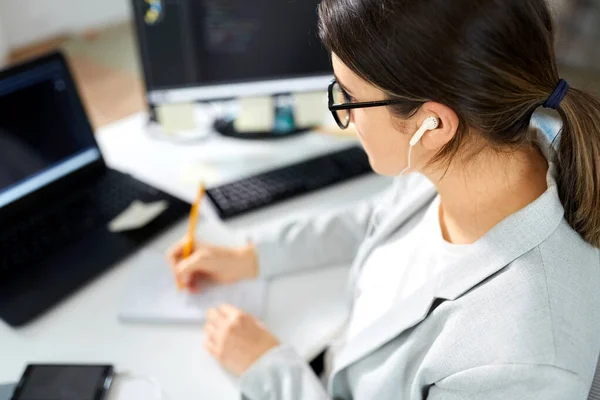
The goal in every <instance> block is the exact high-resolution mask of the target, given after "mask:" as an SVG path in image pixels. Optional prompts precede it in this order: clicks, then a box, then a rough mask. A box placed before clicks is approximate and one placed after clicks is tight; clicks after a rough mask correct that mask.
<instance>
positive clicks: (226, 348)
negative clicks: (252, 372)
mask: <svg viewBox="0 0 600 400" xmlns="http://www.w3.org/2000/svg"><path fill="white" fill-rule="evenodd" d="M204 334H205V339H204V347H205V348H206V350H207V351H208V352H209V353H210V354H211V355H212V356H213V357H214V358H215V359H216V360H217V361H218V362H219V363H220V364H221V365H222V366H223V367H224V368H225V369H227V370H229V371H230V372H231V373H233V374H235V375H236V376H241V375H243V374H244V372H246V371H247V370H248V369H249V368H250V367H251V366H252V364H254V363H255V362H256V361H257V360H258V359H259V358H260V357H262V355H263V354H265V353H266V352H268V351H269V350H271V349H273V348H275V347H277V346H279V341H278V340H277V339H276V338H275V336H273V335H272V334H271V333H270V332H269V331H268V330H267V328H265V326H264V325H263V324H262V323H261V322H259V321H258V320H257V319H256V318H254V317H253V316H251V315H249V314H246V313H245V312H243V311H241V310H238V309H237V308H235V307H233V306H230V305H223V306H221V307H219V308H216V309H211V310H209V311H208V312H207V316H206V325H205V327H204Z"/></svg>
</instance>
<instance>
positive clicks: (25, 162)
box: [0, 60, 101, 208]
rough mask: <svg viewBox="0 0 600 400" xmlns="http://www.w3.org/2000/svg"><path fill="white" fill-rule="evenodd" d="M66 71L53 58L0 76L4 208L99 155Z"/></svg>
mask: <svg viewBox="0 0 600 400" xmlns="http://www.w3.org/2000/svg"><path fill="white" fill-rule="evenodd" d="M66 74H67V71H66V69H65V67H64V65H63V64H62V63H61V62H60V61H58V60H53V61H49V62H48V63H47V64H46V65H42V66H39V65H38V66H36V67H35V68H32V69H29V70H25V71H22V72H20V73H15V74H5V77H4V78H0V208H1V207H4V206H6V205H8V204H10V203H12V202H14V201H16V200H18V199H20V198H22V197H23V196H26V195H27V194H30V193H32V192H34V191H36V190H38V189H40V188H42V187H44V186H46V185H48V184H50V183H52V182H53V181H55V180H57V179H60V178H62V177H64V176H66V175H67V174H69V173H71V172H73V171H75V170H77V169H79V168H81V167H83V166H85V165H87V164H89V163H92V162H94V161H96V160H98V159H100V157H101V156H100V152H99V150H98V148H97V146H96V144H95V141H94V138H93V135H92V133H91V132H89V125H87V124H86V121H85V120H84V121H82V118H84V117H85V116H82V115H80V114H81V112H77V105H78V104H77V103H74V102H76V101H79V100H78V98H77V96H76V95H75V93H74V89H73V88H72V86H71V85H72V84H71V82H70V80H69V79H68V76H67V75H66ZM6 75H8V76H6ZM86 127H88V128H87V129H86Z"/></svg>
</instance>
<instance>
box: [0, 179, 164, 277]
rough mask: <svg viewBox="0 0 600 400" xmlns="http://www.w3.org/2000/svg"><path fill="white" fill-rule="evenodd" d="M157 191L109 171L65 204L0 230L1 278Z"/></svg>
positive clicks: (34, 261)
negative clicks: (134, 201)
mask: <svg viewBox="0 0 600 400" xmlns="http://www.w3.org/2000/svg"><path fill="white" fill-rule="evenodd" d="M157 193H158V191H157V190H156V189H154V188H152V187H150V186H146V185H144V184H143V183H141V182H139V181H136V180H133V179H129V178H128V177H127V175H123V174H121V173H118V172H116V171H111V170H108V171H107V172H106V173H105V174H104V176H103V177H101V178H100V179H99V180H98V181H97V182H96V183H95V184H94V185H92V186H90V187H89V188H88V189H87V190H83V191H82V192H81V193H80V194H79V195H77V196H74V197H73V198H72V199H69V200H68V201H65V202H60V204H56V205H54V206H50V205H48V207H47V208H45V209H44V211H43V212H42V213H40V214H37V215H35V216H31V217H30V218H28V219H26V220H23V221H20V222H19V223H18V224H16V225H14V226H12V227H10V229H3V230H2V231H0V275H2V274H5V273H10V272H11V270H18V269H20V268H23V267H26V266H28V265H31V264H34V263H36V262H38V261H40V260H43V259H44V258H45V257H47V256H48V255H49V254H51V253H52V252H55V251H59V250H61V249H62V248H63V247H64V246H66V245H68V244H70V243H72V242H73V241H74V240H76V239H77V238H79V237H81V236H83V235H85V233H86V232H89V231H91V230H94V229H97V228H98V227H100V226H107V224H108V222H110V221H111V220H112V219H114V218H115V217H116V216H117V215H119V214H120V213H121V212H122V211H123V210H124V209H125V208H127V207H128V206H129V205H130V204H131V202H132V201H133V200H136V199H142V200H143V199H144V198H152V196H154V195H156V194H157Z"/></svg>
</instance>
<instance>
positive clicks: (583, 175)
mask: <svg viewBox="0 0 600 400" xmlns="http://www.w3.org/2000/svg"><path fill="white" fill-rule="evenodd" d="M557 111H558V113H559V114H560V116H561V117H562V120H563V129H562V131H561V134H560V144H559V148H558V162H557V167H558V191H559V194H560V199H561V201H562V204H563V207H564V209H565V218H566V220H567V222H568V223H569V225H571V227H572V228H573V229H574V230H575V231H577V232H578V233H579V234H580V235H581V237H582V238H583V239H584V240H585V241H586V242H588V243H590V244H591V245H592V246H594V247H600V101H599V100H598V99H597V98H595V97H594V96H592V95H590V94H588V93H585V92H583V91H581V90H577V89H574V88H570V89H569V91H568V92H567V94H566V96H565V98H564V99H563V101H562V103H561V104H560V106H559V107H558V109H557Z"/></svg>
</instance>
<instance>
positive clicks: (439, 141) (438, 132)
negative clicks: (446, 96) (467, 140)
mask: <svg viewBox="0 0 600 400" xmlns="http://www.w3.org/2000/svg"><path fill="white" fill-rule="evenodd" d="M417 115H418V118H419V119H418V121H419V122H421V123H422V121H424V120H425V118H427V117H431V116H435V117H437V118H438V119H439V120H440V125H439V126H438V128H437V129H435V130H432V131H429V132H427V133H425V135H424V136H423V138H422V139H421V145H422V146H423V147H425V148H426V149H427V150H431V151H437V150H439V149H441V148H442V147H444V146H445V145H446V144H447V143H448V142H450V140H452V138H454V135H456V132H457V130H458V125H459V120H458V115H456V113H455V112H454V110H453V109H451V108H450V107H448V106H445V105H443V104H441V103H435V102H427V103H425V104H423V105H422V106H421V109H420V110H419V112H418V114H417Z"/></svg>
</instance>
